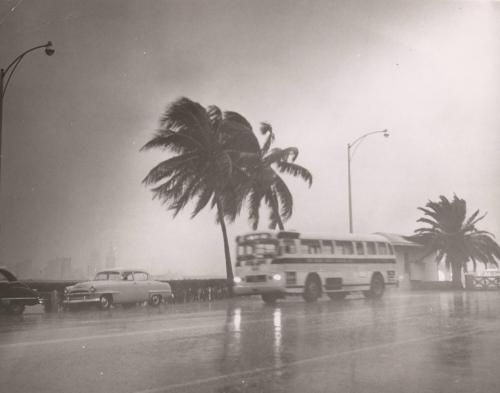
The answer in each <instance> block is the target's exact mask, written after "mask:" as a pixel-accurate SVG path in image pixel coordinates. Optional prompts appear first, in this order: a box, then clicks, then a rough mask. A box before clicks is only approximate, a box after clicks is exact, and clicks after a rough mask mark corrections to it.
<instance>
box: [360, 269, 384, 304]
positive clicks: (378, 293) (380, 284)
mask: <svg viewBox="0 0 500 393" xmlns="http://www.w3.org/2000/svg"><path fill="white" fill-rule="evenodd" d="M384 291H385V283H384V277H382V275H381V274H374V275H373V277H372V281H371V282H370V290H369V291H363V295H365V297H367V298H369V299H380V298H381V297H382V295H383V294H384Z"/></svg>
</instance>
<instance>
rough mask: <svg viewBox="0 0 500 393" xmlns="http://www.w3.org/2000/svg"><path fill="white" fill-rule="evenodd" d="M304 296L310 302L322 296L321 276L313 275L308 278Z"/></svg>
mask: <svg viewBox="0 0 500 393" xmlns="http://www.w3.org/2000/svg"><path fill="white" fill-rule="evenodd" d="M302 297H303V298H304V300H305V301H306V302H308V303H312V302H315V301H316V300H318V299H319V298H320V297H321V281H320V280H319V277H317V276H311V277H308V278H307V280H306V285H305V288H304V293H303V294H302Z"/></svg>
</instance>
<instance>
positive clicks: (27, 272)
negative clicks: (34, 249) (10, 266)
mask: <svg viewBox="0 0 500 393" xmlns="http://www.w3.org/2000/svg"><path fill="white" fill-rule="evenodd" d="M14 272H15V273H16V275H17V277H18V278H24V279H26V278H34V277H35V276H36V274H35V273H36V272H35V271H34V268H33V261H32V260H31V259H26V260H24V261H22V262H17V263H16V264H15V265H14Z"/></svg>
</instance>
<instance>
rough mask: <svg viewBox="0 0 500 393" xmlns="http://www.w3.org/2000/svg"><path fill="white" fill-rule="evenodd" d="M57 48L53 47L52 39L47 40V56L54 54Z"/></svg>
mask: <svg viewBox="0 0 500 393" xmlns="http://www.w3.org/2000/svg"><path fill="white" fill-rule="evenodd" d="M55 52H56V50H55V49H54V48H53V47H52V41H49V42H47V45H45V54H46V55H47V56H52V55H53V54H54V53H55Z"/></svg>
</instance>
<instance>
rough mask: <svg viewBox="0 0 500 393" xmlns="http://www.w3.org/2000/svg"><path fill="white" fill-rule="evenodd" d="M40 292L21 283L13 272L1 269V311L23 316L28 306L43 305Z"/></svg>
mask: <svg viewBox="0 0 500 393" xmlns="http://www.w3.org/2000/svg"><path fill="white" fill-rule="evenodd" d="M41 303H42V300H41V299H40V296H39V294H38V292H36V291H35V290H33V289H31V288H30V287H28V286H27V285H26V284H23V283H22V282H20V281H19V280H18V279H17V278H16V276H14V274H12V272H10V271H9V270H8V269H6V268H4V267H0V309H3V310H5V311H7V312H8V313H9V314H22V313H23V311H24V309H25V307H26V306H33V305H35V304H41Z"/></svg>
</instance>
